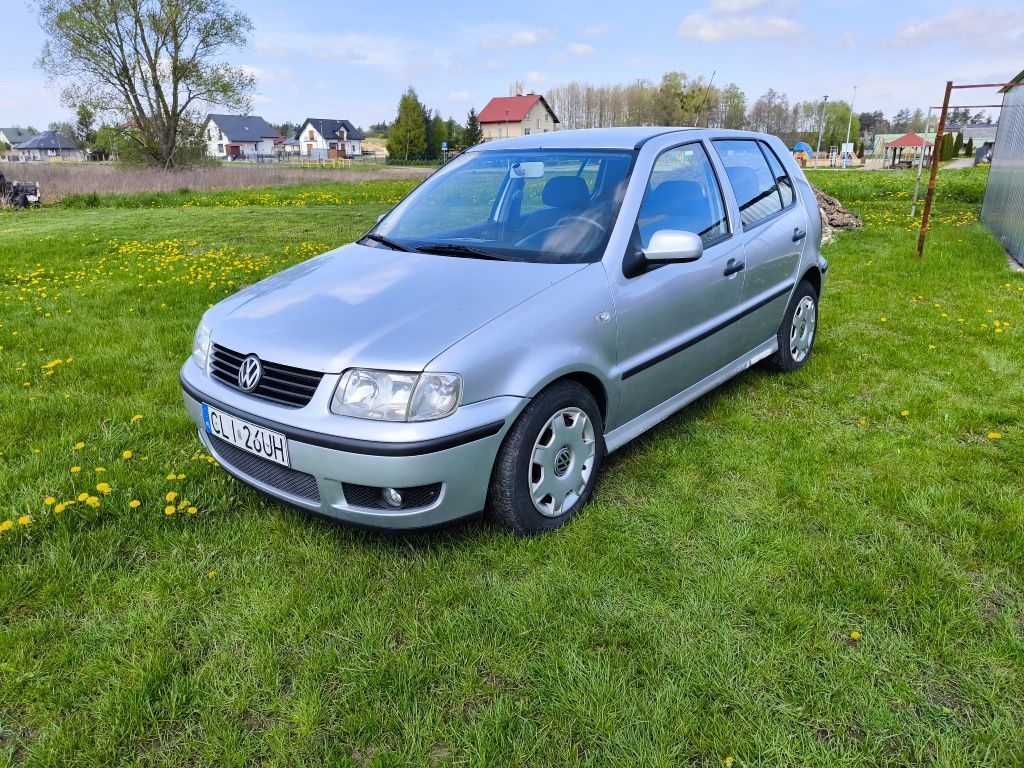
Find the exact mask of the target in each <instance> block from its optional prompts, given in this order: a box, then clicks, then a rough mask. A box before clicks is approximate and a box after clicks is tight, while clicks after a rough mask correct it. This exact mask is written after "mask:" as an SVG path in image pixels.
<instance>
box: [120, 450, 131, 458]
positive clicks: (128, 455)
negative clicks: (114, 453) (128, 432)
mask: <svg viewBox="0 0 1024 768" xmlns="http://www.w3.org/2000/svg"><path fill="white" fill-rule="evenodd" d="M133 455H134V454H133V453H132V452H131V451H121V458H122V459H130V458H131V457H132V456H133Z"/></svg>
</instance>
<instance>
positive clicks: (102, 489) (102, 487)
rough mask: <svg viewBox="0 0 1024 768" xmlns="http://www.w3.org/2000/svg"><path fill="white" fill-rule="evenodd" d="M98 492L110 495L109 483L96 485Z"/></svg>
mask: <svg viewBox="0 0 1024 768" xmlns="http://www.w3.org/2000/svg"><path fill="white" fill-rule="evenodd" d="M96 490H97V491H99V492H100V493H110V485H109V484H108V483H96Z"/></svg>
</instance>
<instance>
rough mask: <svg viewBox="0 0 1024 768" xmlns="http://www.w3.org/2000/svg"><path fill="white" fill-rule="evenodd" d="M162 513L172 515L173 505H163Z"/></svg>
mask: <svg viewBox="0 0 1024 768" xmlns="http://www.w3.org/2000/svg"><path fill="white" fill-rule="evenodd" d="M164 514H165V515H173V514H174V507H173V505H172V506H168V507H164Z"/></svg>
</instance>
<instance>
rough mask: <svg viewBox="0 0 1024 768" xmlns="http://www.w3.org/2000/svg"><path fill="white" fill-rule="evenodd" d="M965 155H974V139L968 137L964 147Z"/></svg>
mask: <svg viewBox="0 0 1024 768" xmlns="http://www.w3.org/2000/svg"><path fill="white" fill-rule="evenodd" d="M964 157H974V139H973V138H971V139H968V140H967V145H966V146H965V147H964Z"/></svg>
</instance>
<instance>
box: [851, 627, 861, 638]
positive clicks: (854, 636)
mask: <svg viewBox="0 0 1024 768" xmlns="http://www.w3.org/2000/svg"><path fill="white" fill-rule="evenodd" d="M860 637H861V635H860V632H858V631H857V630H856V629H855V630H853V632H851V633H850V639H851V640H860Z"/></svg>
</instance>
